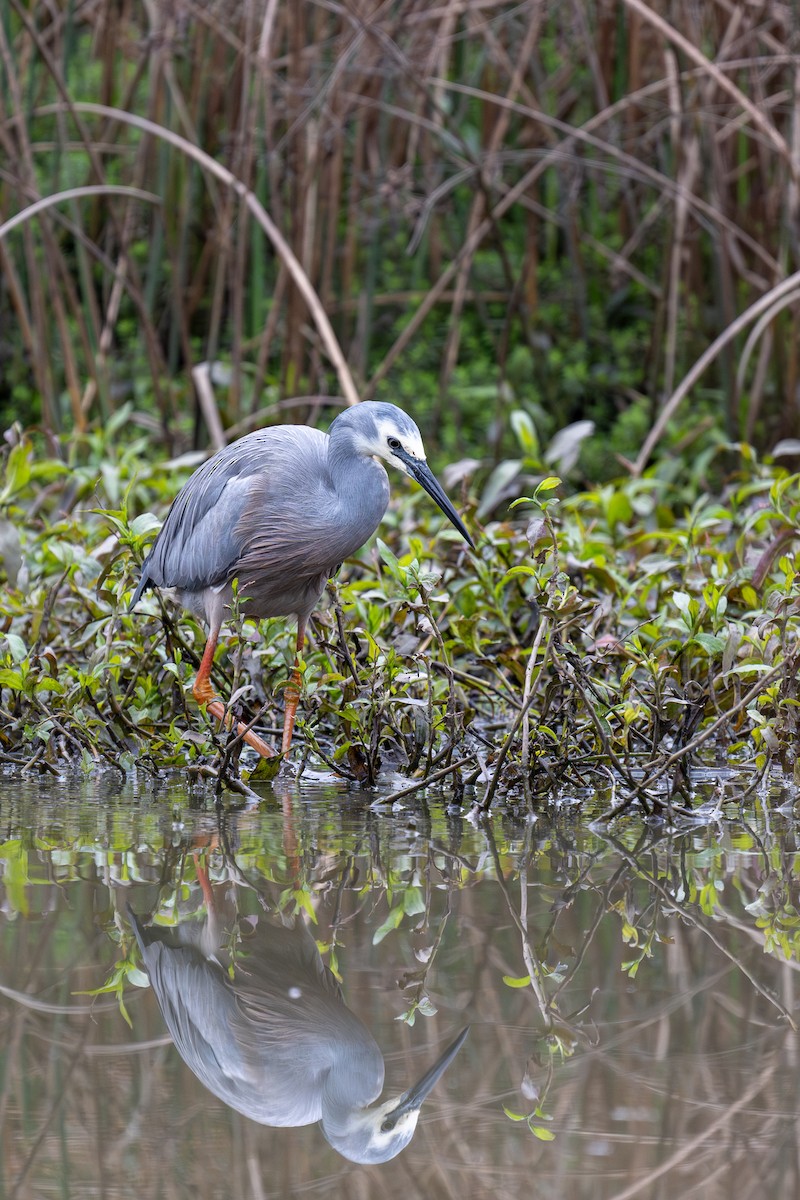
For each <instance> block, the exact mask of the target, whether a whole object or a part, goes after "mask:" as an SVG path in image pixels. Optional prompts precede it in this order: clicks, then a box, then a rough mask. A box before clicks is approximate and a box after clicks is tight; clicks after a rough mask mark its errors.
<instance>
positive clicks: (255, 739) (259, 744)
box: [200, 689, 275, 758]
mask: <svg viewBox="0 0 800 1200" xmlns="http://www.w3.org/2000/svg"><path fill="white" fill-rule="evenodd" d="M209 691H210V689H209ZM200 703H201V704H205V707H206V710H207V711H208V712H210V713H211V716H212V717H216V718H217V720H218V721H220V722H221V724H223V725H224V726H225V728H226V729H232V728H233V726H234V720H233V717H232V716H231V714H230V713H229V712H227V711H226V708H225V705H224V704H223V703H222V701H221V700H212V699H210V698H209V699H208V700H201V701H200ZM235 725H236V732H237V733H238V734H240V735H241V737H242V740H243V741H245V742H247V744H248V746H252V747H253V749H254V750H257V751H258V753H259V754H260V755H261V757H262V758H274V757H275V751H274V750H273V749H272V747H271V746H269V745H268V744H267V743H266V742H265V741H264V739H263V738H260V737H259V736H258V734H257V733H254V732H253V730H252V729H248V728H247V726H246V725H245V724H244V722H242V721H236V722H235Z"/></svg>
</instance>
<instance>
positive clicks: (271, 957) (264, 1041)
mask: <svg viewBox="0 0 800 1200" xmlns="http://www.w3.org/2000/svg"><path fill="white" fill-rule="evenodd" d="M128 916H129V919H130V922H131V925H132V927H133V931H134V934H135V936H136V940H137V942H138V945H139V950H140V952H141V956H142V961H143V963H144V967H145V970H146V971H147V974H148V977H149V979H150V984H151V986H152V988H153V992H154V993H155V996H156V1000H157V1001H158V1006H159V1008H160V1009H161V1013H162V1015H163V1017H164V1020H165V1022H166V1024H167V1028H168V1029H169V1032H170V1036H171V1037H172V1040H173V1042H174V1043H175V1046H176V1047H177V1050H178V1052H179V1054H180V1056H181V1058H182V1059H183V1060H184V1062H185V1063H186V1065H187V1066H188V1067H189V1069H190V1070H191V1071H193V1072H194V1074H195V1075H196V1076H197V1078H198V1079H199V1080H200V1081H201V1083H202V1084H203V1085H204V1086H205V1087H206V1088H208V1090H209V1091H210V1092H212V1093H213V1094H214V1095H215V1096H217V1097H219V1099H220V1100H222V1101H224V1103H225V1104H227V1105H228V1106H229V1107H231V1108H233V1109H235V1110H236V1111H237V1112H240V1113H242V1114H243V1115H244V1116H246V1117H249V1118H250V1119H251V1120H253V1121H257V1122H259V1123H260V1124H262V1125H271V1126H283V1127H287V1126H299V1125H311V1124H314V1123H315V1122H319V1124H320V1127H321V1130H322V1133H323V1135H324V1136H325V1138H326V1139H327V1141H328V1142H329V1144H330V1145H331V1146H332V1147H333V1148H334V1150H336V1151H338V1153H339V1154H341V1155H342V1156H343V1157H344V1158H347V1159H349V1160H350V1161H351V1162H356V1163H381V1162H387V1161H388V1160H389V1159H390V1158H394V1157H395V1155H396V1154H399V1153H400V1151H401V1150H402V1149H403V1148H404V1147H405V1146H407V1145H408V1143H409V1142H410V1141H411V1138H412V1137H413V1135H414V1131H415V1129H416V1126H417V1120H418V1118H419V1113H420V1109H421V1107H422V1104H423V1101H424V1100H425V1098H426V1096H428V1094H429V1093H430V1091H431V1090H432V1089H433V1087H434V1086H435V1084H436V1083H437V1082H438V1080H439V1079H440V1078H441V1076H442V1075H443V1074H444V1072H445V1071H446V1070H447V1068H448V1066H449V1065H450V1063H451V1062H452V1061H453V1059H454V1058H455V1056H456V1055H457V1054H458V1051H459V1050H460V1049H461V1047H462V1045H463V1044H464V1040H465V1038H466V1036H467V1033H468V1027H467V1029H464V1030H462V1031H461V1033H460V1034H459V1035H458V1037H457V1038H456V1039H455V1041H453V1042H452V1043H451V1045H449V1046H448V1047H447V1049H446V1050H445V1051H444V1053H443V1054H441V1055H440V1057H439V1058H438V1059H437V1061H436V1062H435V1063H434V1065H433V1066H432V1067H431V1068H430V1069H429V1070H428V1071H426V1072H425V1074H424V1075H423V1076H422V1078H421V1079H420V1080H419V1081H418V1082H417V1083H416V1084H415V1085H414V1086H413V1087H411V1088H409V1089H408V1090H407V1091H405V1092H403V1094H402V1095H401V1096H396V1097H394V1098H393V1099H390V1100H386V1101H383V1102H382V1103H380V1104H377V1105H374V1102H375V1100H377V1098H378V1097H379V1096H380V1094H381V1091H382V1089H383V1080H384V1062H383V1055H382V1054H381V1051H380V1049H379V1047H378V1045H377V1043H376V1041H375V1039H374V1038H373V1036H372V1034H371V1033H370V1032H369V1030H368V1029H367V1028H366V1026H365V1025H364V1024H363V1023H362V1022H361V1021H360V1020H359V1018H358V1017H357V1016H356V1015H355V1013H353V1012H352V1011H351V1010H350V1009H349V1008H348V1007H347V1005H346V1004H345V1003H344V999H343V997H342V991H341V988H340V987H339V984H338V983H337V981H336V978H335V977H334V975H333V974H332V973H331V971H330V970H329V969H328V968H327V967H326V966H325V964H324V963H323V962H322V959H321V957H320V954H319V951H318V950H317V946H316V942H315V941H314V938H313V937H312V936H311V934H310V933H309V931H308V929H307V927H306V924H305V921H304V920H303V917H302V914H300V915H298V916H297V917H295V918H293V919H288V921H287V919H284V920H283V921H282V922H279V921H277V920H273V919H270V918H268V917H265V916H264V915H263V914H262V915H259V916H257V917H251V918H245V919H244V920H242V921H235V922H231V923H229V924H228V925H227V926H225V925H223V924H221V923H219V922H217V921H215V920H213V919H211V918H210V917H209V918H208V919H206V920H205V921H203V922H197V921H186V922H183V923H182V924H180V925H178V926H177V927H175V928H172V929H168V928H159V927H155V926H150V927H146V926H143V925H142V924H141V922H140V920H139V918H138V917H137V915H136V914H135V913H134V912H133V910H132V909H131V908H130V906H129V907H128ZM223 947H225V949H223ZM229 947H233V948H234V949H233V951H231V950H230V949H228V948H229ZM373 1105H374V1106H373Z"/></svg>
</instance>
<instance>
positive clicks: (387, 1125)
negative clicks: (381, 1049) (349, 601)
mask: <svg viewBox="0 0 800 1200" xmlns="http://www.w3.org/2000/svg"><path fill="white" fill-rule="evenodd" d="M389 445H391V442H390V443H389ZM393 1129H394V1119H393V1118H392V1117H387V1118H386V1120H385V1121H384V1122H383V1124H382V1125H381V1133H391V1132H392V1130H393Z"/></svg>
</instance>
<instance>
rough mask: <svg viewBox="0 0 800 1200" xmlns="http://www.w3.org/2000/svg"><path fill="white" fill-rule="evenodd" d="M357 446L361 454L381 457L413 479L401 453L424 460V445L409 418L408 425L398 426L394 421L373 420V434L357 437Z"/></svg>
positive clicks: (386, 419)
mask: <svg viewBox="0 0 800 1200" xmlns="http://www.w3.org/2000/svg"><path fill="white" fill-rule="evenodd" d="M357 448H358V450H359V452H360V453H361V454H368V455H370V456H374V457H375V458H382V459H383V460H384V462H388V463H391V464H392V466H393V467H397V468H398V470H400V471H403V472H404V474H406V475H408V476H409V477H410V478H412V479H413V475H412V474H411V471H410V470H409V468H408V466H407V464H406V463H405V462H404V461H403V455H407V456H409V457H410V458H414V459H416V461H417V462H425V447H424V446H423V444H422V437H421V436H420V432H419V430H418V429H417V427H416V425H415V424H414V423H413V421H411V420H410V419H409V421H408V425H406V426H404V428H402V429H401V428H400V427H399V426H398V425H397V423H396V422H395V421H392V420H391V419H389V418H381V419H379V420H377V421H376V422H375V435H374V436H372V437H364V436H362V437H360V438H358V439H357Z"/></svg>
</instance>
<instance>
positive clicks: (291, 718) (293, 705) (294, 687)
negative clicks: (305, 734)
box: [281, 619, 306, 754]
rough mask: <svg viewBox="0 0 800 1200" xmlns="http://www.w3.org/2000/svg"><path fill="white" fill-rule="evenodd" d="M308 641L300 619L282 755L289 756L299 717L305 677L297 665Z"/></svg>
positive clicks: (288, 688) (286, 697) (286, 699)
mask: <svg viewBox="0 0 800 1200" xmlns="http://www.w3.org/2000/svg"><path fill="white" fill-rule="evenodd" d="M305 641H306V623H305V621H301V620H299V619H298V622H297V654H296V656H295V660H294V670H293V671H292V674H291V677H290V679H289V682H288V684H287V685H286V689H285V691H284V693H283V699H284V704H285V709H284V714H283V742H282V743H281V754H288V753H289V750H290V748H291V745H292V734H293V733H294V723H295V719H296V717H297V705H298V704H299V703H300V686H301V684H302V682H303V676H302V675H301V674H300V668H299V667H298V665H297V659H298V658H299V657H300V655H301V654H302V653H303V646H304V645H305Z"/></svg>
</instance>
